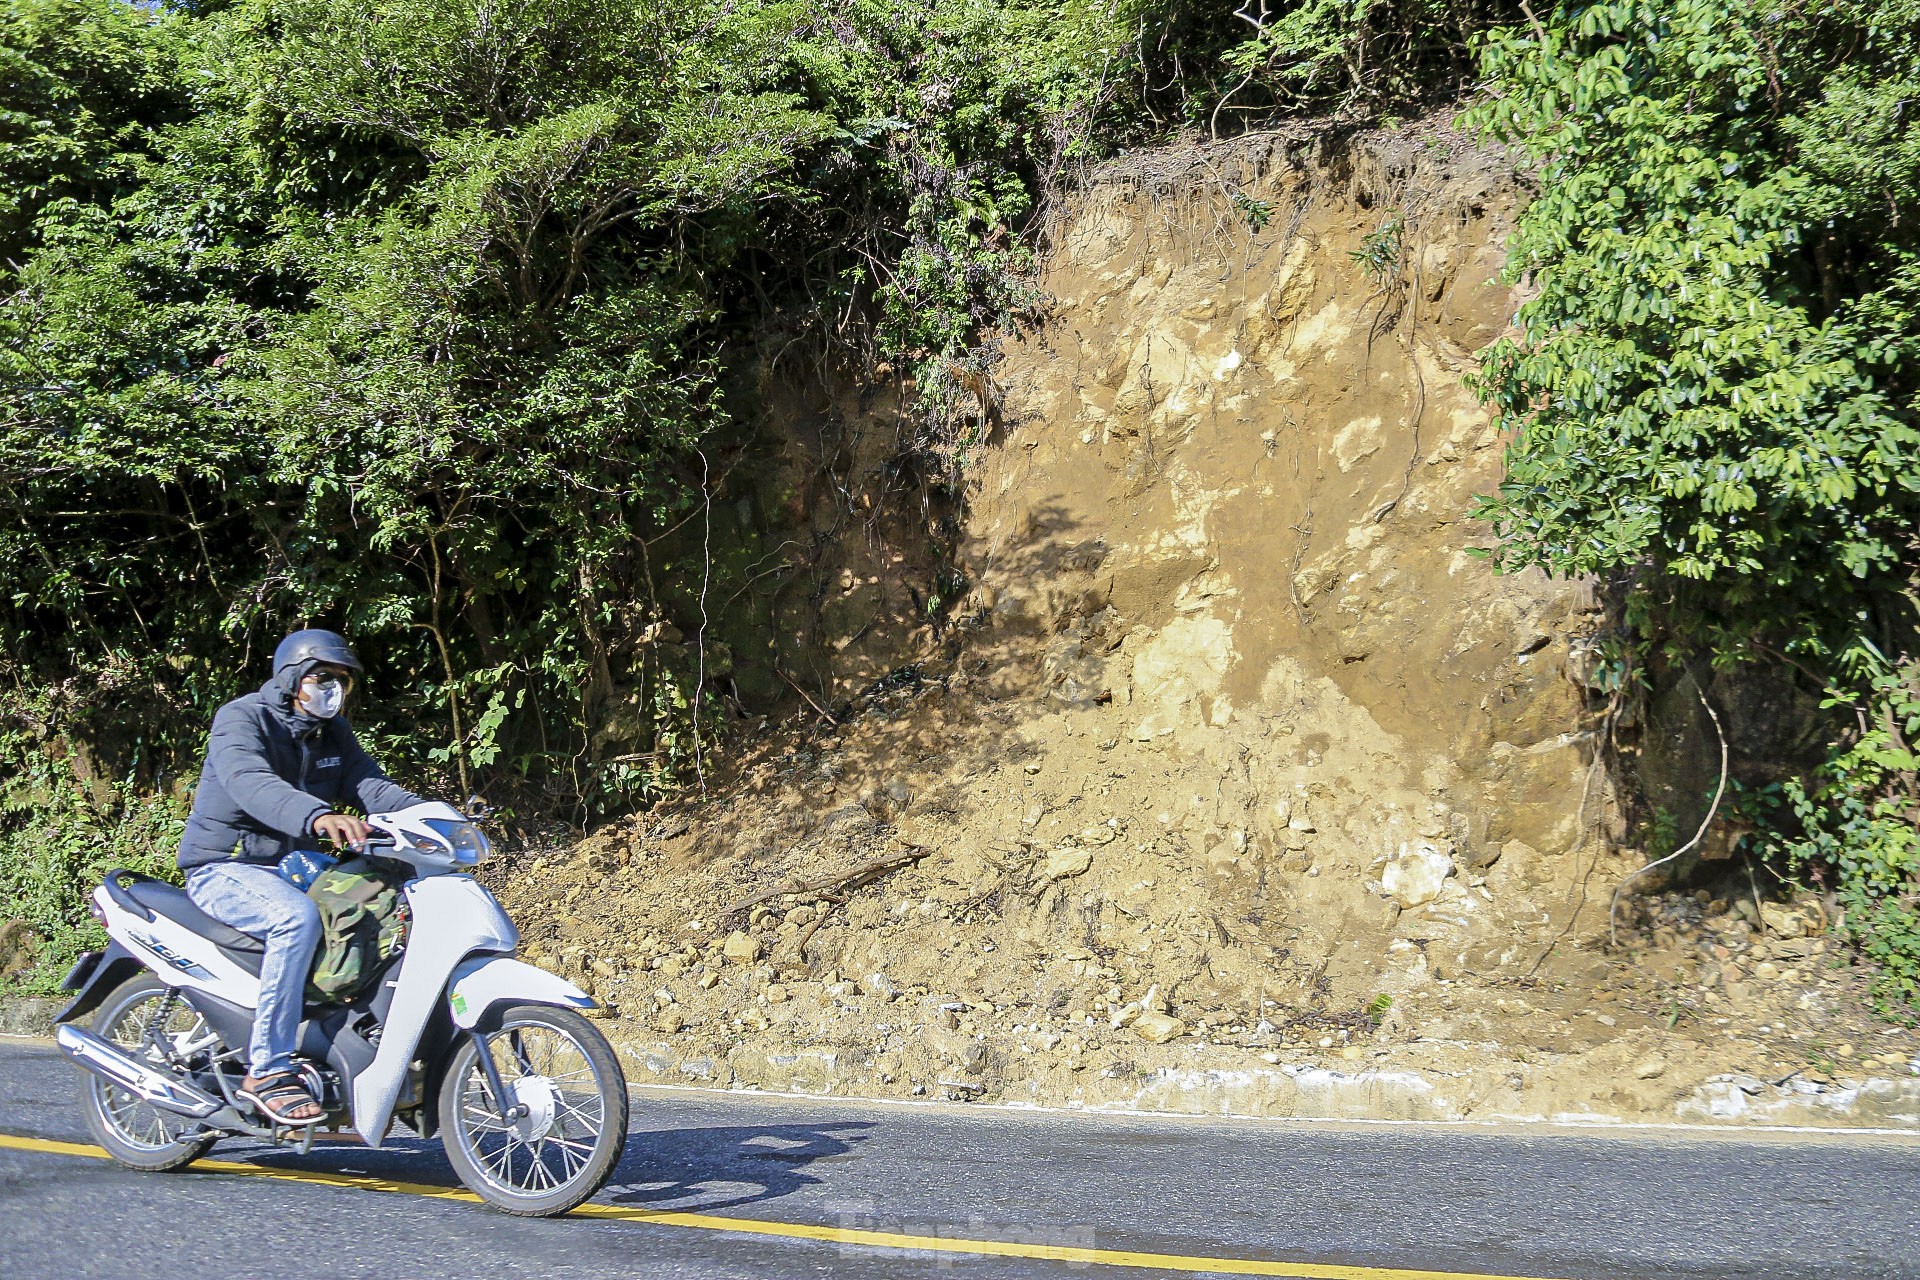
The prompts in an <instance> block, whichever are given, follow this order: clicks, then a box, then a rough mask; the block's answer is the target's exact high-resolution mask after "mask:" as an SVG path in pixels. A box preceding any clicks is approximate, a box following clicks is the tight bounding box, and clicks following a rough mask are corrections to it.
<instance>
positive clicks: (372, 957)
mask: <svg viewBox="0 0 1920 1280" xmlns="http://www.w3.org/2000/svg"><path fill="white" fill-rule="evenodd" d="M412 878H413V869H412V868H411V867H409V866H408V865H407V864H406V863H404V862H396V861H394V860H393V859H391V858H367V857H358V858H348V859H346V860H344V861H342V862H336V863H335V864H334V865H333V866H331V867H328V868H327V869H326V870H325V871H322V872H321V873H320V874H319V875H317V876H315V877H314V879H313V886H312V887H311V888H310V889H308V890H307V896H308V897H309V898H312V899H313V901H314V905H315V906H317V907H319V908H320V945H319V946H318V947H316V948H315V949H314V953H313V972H312V973H311V974H310V975H309V976H308V978H307V1002H308V1003H309V1004H345V1003H347V1002H348V1001H350V1000H352V999H353V998H354V997H355V996H357V995H359V994H360V993H361V992H363V991H365V990H366V989H367V988H368V987H370V986H372V985H373V981H374V979H375V978H376V977H378V976H379V974H380V970H381V969H382V968H383V967H385V965H386V963H387V961H389V960H391V959H393V957H395V956H397V955H399V954H400V953H401V952H402V951H404V950H405V949H406V946H407V922H408V912H407V897H406V895H405V894H404V893H402V892H401V891H400V890H401V886H403V885H404V884H406V882H407V881H408V880H410V879H412Z"/></svg>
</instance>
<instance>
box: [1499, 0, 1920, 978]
mask: <svg viewBox="0 0 1920 1280" xmlns="http://www.w3.org/2000/svg"><path fill="white" fill-rule="evenodd" d="M1486 66H1487V70H1488V72H1489V74H1490V76H1491V79H1492V87H1493V89H1494V94H1495V96H1494V97H1493V98H1492V99H1491V100H1490V101H1489V102H1487V103H1486V104H1485V105H1484V106H1482V107H1480V108H1479V109H1478V110H1477V111H1476V112H1475V113H1474V115H1475V116H1476V117H1477V119H1478V121H1479V122H1480V123H1481V124H1482V125H1483V126H1485V127H1486V128H1487V129H1489V130H1490V131H1491V132H1492V133H1493V134H1495V135H1496V136H1498V137H1500V138H1502V139H1504V140H1506V141H1509V142H1512V143H1516V144H1518V145H1519V146H1521V147H1522V148H1524V149H1525V150H1526V151H1527V152H1529V153H1530V154H1531V155H1533V156H1534V157H1535V158H1536V159H1537V160H1538V162H1539V164H1540V184H1539V186H1540V193H1539V196H1538V198H1537V199H1535V200H1534V201H1533V202H1532V204H1531V205H1530V206H1529V207H1528V209H1527V210H1526V213H1525V215H1524V217H1523V218H1522V220H1521V224H1520V228H1519V231H1518V233H1517V234H1516V236H1515V239H1514V242H1513V246H1512V251H1513V255H1514V256H1513V269H1514V272H1515V274H1516V276H1519V275H1527V276H1530V277H1531V278H1532V280H1533V281H1534V283H1535V284H1536V285H1537V287H1538V291H1539V292H1538V296H1537V297H1536V298H1535V299H1534V301H1532V302H1531V303H1530V304H1529V305H1528V306H1527V307H1526V308H1525V309H1524V311H1523V314H1522V319H1523V324H1524V328H1525V334H1524V336H1523V338H1522V339H1521V340H1519V341H1517V342H1508V343H1501V344H1499V345H1497V346H1496V347H1495V348H1494V349H1493V350H1492V351H1491V352H1489V358H1488V364H1487V369H1486V379H1485V384H1484V385H1485V389H1486V390H1487V392H1488V394H1489V396H1490V398H1491V399H1492V400H1493V402H1494V403H1495V404H1496V405H1497V406H1498V408H1499V409H1500V410H1501V412H1502V414H1503V415H1504V417H1505V419H1506V421H1507V422H1508V423H1509V424H1510V425H1512V426H1514V427H1515V428H1516V429H1517V430H1518V433H1519V435H1518V441H1517V444H1516V446H1515V448H1514V449H1513V451H1512V453H1511V455H1510V456H1509V460H1508V466H1509V474H1508V479H1507V482H1506V483H1505V485H1504V486H1503V487H1502V489H1501V491H1500V493H1499V494H1498V495H1497V496H1496V497H1494V498H1493V499H1491V500H1490V501H1489V502H1488V503H1487V505H1486V510H1485V513H1484V514H1486V515H1487V516H1489V517H1490V518H1491V519H1492V520H1493V521H1494V522H1495V523H1496V525H1497V527H1498V528H1499V529H1500V531H1501V533H1502V535H1503V537H1504V549H1503V552H1502V555H1503V558H1504V559H1505V561H1506V562H1507V563H1508V564H1511V565H1521V564H1540V565H1545V566H1547V567H1549V568H1551V569H1554V570H1557V571H1562V572H1570V573H1619V572H1622V571H1627V572H1630V573H1631V574H1632V575H1633V579H1634V583H1635V593H1634V599H1633V604H1634V606H1635V608H1636V610H1637V612H1638V614H1639V617H1640V621H1641V624H1642V628H1643V631H1644V632H1645V633H1646V634H1649V635H1653V634H1660V635H1664V636H1665V637H1666V641H1667V643H1668V644H1669V645H1670V646H1671V647H1673V648H1674V649H1677V650H1678V651H1679V652H1680V653H1682V654H1691V653H1699V652H1704V653H1706V654H1708V655H1710V656H1711V657H1712V658H1714V659H1715V660H1716V661H1719V662H1721V663H1732V662H1737V661H1768V662H1773V663H1775V664H1780V665H1784V664H1786V663H1788V662H1791V664H1792V667H1793V668H1794V669H1797V671H1798V672H1801V673H1811V674H1812V675H1814V676H1815V677H1816V678H1818V679H1819V680H1821V681H1822V682H1823V683H1825V684H1826V686H1827V688H1828V691H1829V705H1830V706H1833V707H1844V708H1849V709H1857V713H1858V714H1857V718H1856V716H1853V715H1849V716H1846V717H1844V718H1843V719H1841V720H1839V721H1838V722H1837V723H1838V724H1839V725H1840V726H1841V727H1842V728H1845V727H1846V726H1847V725H1848V724H1850V723H1856V722H1857V723H1858V724H1861V725H1865V726H1870V728H1869V729H1868V731H1867V732H1866V733H1864V735H1863V734H1860V733H1858V732H1856V733H1853V734H1848V735H1843V736H1842V737H1840V738H1837V739H1836V741H1835V746H1834V754H1833V759H1832V760H1831V762H1830V763H1829V764H1828V766H1827V767H1826V768H1825V769H1824V770H1823V771H1822V772H1821V774H1820V776H1819V777H1818V778H1816V779H1813V780H1810V781H1809V782H1805V783H1796V784H1792V785H1790V786H1789V787H1788V788H1787V797H1788V799H1789V800H1790V801H1791V803H1790V806H1789V808H1790V810H1791V813H1792V817H1791V818H1788V817H1787V815H1786V814H1775V815H1773V817H1774V818H1775V819H1776V821H1775V822H1774V823H1773V825H1772V826H1771V834H1769V835H1767V836H1764V837H1763V842H1770V843H1771V844H1772V846H1773V847H1775V848H1776V849H1777V850H1781V851H1784V852H1786V853H1787V854H1788V855H1789V856H1790V857H1791V858H1792V859H1793V860H1795V861H1798V862H1800V863H1802V864H1806V865H1808V866H1811V867H1812V869H1813V870H1814V871H1815V872H1817V873H1818V872H1821V871H1823V870H1824V871H1826V872H1831V873H1833V874H1835V875H1837V877H1838V888H1839V891H1840V893H1841V896H1842V898H1843V899H1844V900H1845V901H1846V902H1848V903H1849V905H1850V912H1849V918H1850V920H1851V922H1852V925H1853V927H1854V932H1855V934H1856V936H1858V937H1860V938H1861V939H1862V940H1863V941H1864V942H1865V944H1866V946H1867V949H1868V950H1869V952H1870V953H1872V954H1873V955H1874V956H1875V957H1876V958H1877V959H1879V960H1880V961H1881V962H1882V963H1883V964H1884V965H1885V966H1886V969H1885V972H1886V974H1887V990H1888V992H1889V994H1892V995H1894V996H1896V997H1900V998H1907V999H1910V998H1911V997H1912V996H1913V995H1914V994H1915V993H1916V992H1917V991H1920V930H1916V929H1915V928H1914V918H1915V917H1914V910H1915V904H1916V894H1917V893H1920V879H1917V878H1916V877H1920V859H1916V857H1915V843H1914V839H1913V835H1912V831H1913V823H1914V819H1915V817H1916V810H1915V806H1914V796H1915V794H1916V792H1915V781H1916V774H1915V770H1914V762H1913V757H1912V755H1911V753H1909V752H1908V751H1907V750H1906V748H1905V745H1904V743H1905V738H1904V737H1903V735H1904V734H1907V733H1911V732H1912V731H1913V729H1914V728H1915V724H1914V720H1913V716H1914V712H1915V709H1916V708H1915V702H1914V699H1915V693H1914V690H1915V689H1916V688H1920V675H1917V673H1916V668H1915V666H1914V659H1915V658H1916V657H1920V647H1916V645H1915V637H1916V630H1915V622H1916V617H1915V598H1914V594H1913V586H1914V583H1915V581H1916V578H1917V577H1920V542H1917V541H1916V534H1915V527H1916V525H1915V521H1916V517H1920V323H1917V322H1920V219H1916V218H1915V216H1914V213H1913V209H1914V200H1915V196H1916V194H1917V193H1920V129H1917V128H1916V126H1915V112H1914V106H1913V104H1914V103H1915V102H1916V101H1920V6H1917V5H1915V4H1914V3H1912V0H1848V2H1845V3H1838V4H1828V5H1819V6H1801V5H1796V4H1791V3H1778V2H1776V0H1740V2H1738V3H1732V4H1727V3H1723V2H1722V0H1663V2H1662V3H1657V4H1656V3H1645V2H1637V0H1608V2H1606V3H1597V4H1582V5H1564V6H1562V7H1560V8H1559V9H1557V10H1555V11H1554V12H1553V13H1552V14H1551V15H1550V16H1547V17H1546V18H1545V19H1544V25H1543V26H1542V27H1540V28H1529V27H1518V28H1513V29H1509V30H1507V31H1504V32H1502V33H1500V34H1499V35H1498V36H1497V37H1495V38H1494V39H1492V40H1491V41H1490V42H1489V44H1488V48H1487V61H1486ZM1789 674H1790V675H1791V674H1792V671H1791V670H1790V671H1789ZM1873 726H1878V727H1873ZM1782 818H1785V819H1786V821H1785V823H1784V825H1783V824H1782V823H1781V822H1780V821H1778V819H1782ZM1796 823H1797V825H1798V828H1799V831H1798V833H1796V831H1795V829H1794V828H1795V825H1796ZM1896 918H1899V919H1903V920H1904V921H1905V922H1906V923H1905V924H1904V925H1903V926H1901V927H1898V928H1895V927H1893V923H1892V922H1893V921H1894V920H1895V919H1896Z"/></svg>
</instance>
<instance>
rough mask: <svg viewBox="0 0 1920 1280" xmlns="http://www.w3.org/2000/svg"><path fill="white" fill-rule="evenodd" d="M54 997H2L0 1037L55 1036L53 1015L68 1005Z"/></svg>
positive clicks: (0, 1004)
mask: <svg viewBox="0 0 1920 1280" xmlns="http://www.w3.org/2000/svg"><path fill="white" fill-rule="evenodd" d="M66 1003H67V1002H66V1001H65V1000H58V999H55V998H54V997H52V996H6V997H0V1036H35V1037H38V1038H40V1039H47V1038H49V1037H51V1036H52V1035H53V1015H54V1014H56V1013H59V1012H60V1010H61V1008H62V1007H63V1006H64V1005H65V1004H66Z"/></svg>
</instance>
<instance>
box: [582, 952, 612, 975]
mask: <svg viewBox="0 0 1920 1280" xmlns="http://www.w3.org/2000/svg"><path fill="white" fill-rule="evenodd" d="M587 967H588V968H589V969H592V970H593V971H594V972H595V973H597V974H599V975H600V976H601V977H603V978H611V977H612V976H613V975H614V974H616V973H618V972H619V970H617V969H615V968H614V967H613V966H612V965H610V964H608V963H607V962H606V961H605V960H602V959H601V958H600V957H599V956H595V957H594V958H593V959H591V960H589V961H587Z"/></svg>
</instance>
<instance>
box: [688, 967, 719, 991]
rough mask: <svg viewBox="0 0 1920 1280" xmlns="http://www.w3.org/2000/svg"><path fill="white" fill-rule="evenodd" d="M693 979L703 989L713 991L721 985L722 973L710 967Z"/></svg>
mask: <svg viewBox="0 0 1920 1280" xmlns="http://www.w3.org/2000/svg"><path fill="white" fill-rule="evenodd" d="M693 981H694V985H695V986H697V987H699V988H700V989H701V990H702V991H711V990H713V989H714V988H715V987H717V986H719V985H720V975H719V974H717V973H715V972H714V971H713V970H711V969H709V970H707V971H706V972H705V973H703V974H701V975H700V976H699V977H697V978H695V979H694V980H693Z"/></svg>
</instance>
